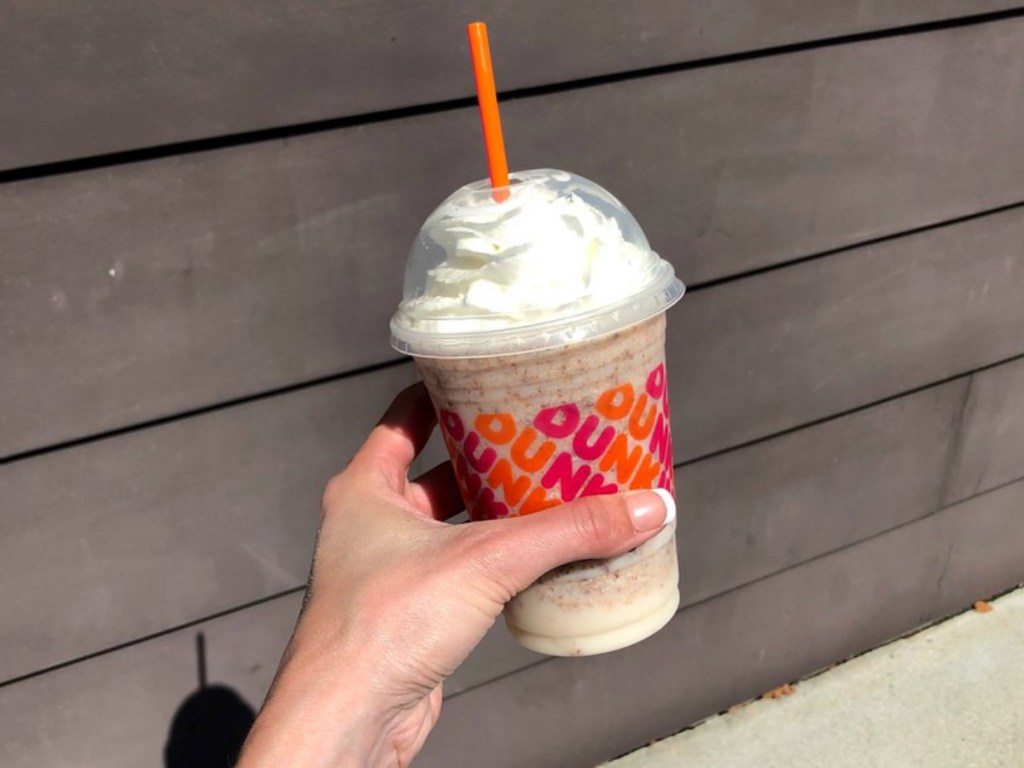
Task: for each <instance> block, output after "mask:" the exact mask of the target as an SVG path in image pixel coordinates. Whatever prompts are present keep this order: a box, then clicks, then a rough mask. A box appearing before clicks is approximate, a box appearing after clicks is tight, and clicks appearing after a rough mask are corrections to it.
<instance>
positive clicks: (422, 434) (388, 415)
mask: <svg viewBox="0 0 1024 768" xmlns="http://www.w3.org/2000/svg"><path fill="white" fill-rule="evenodd" d="M436 422H437V419H436V417H435V416H434V408H433V406H432V405H431V403H430V396H429V395H428V394H427V389H426V387H424V386H423V382H417V383H416V384H413V385H412V386H410V387H406V388H405V389H403V390H402V391H401V392H400V393H399V394H398V396H397V397H396V398H395V399H394V401H393V402H392V403H391V405H390V406H389V407H388V409H387V411H386V412H385V414H384V415H383V416H382V417H381V419H380V421H379V422H377V426H376V427H374V428H373V431H372V432H370V436H369V437H368V438H367V439H366V442H365V443H364V444H363V447H362V448H360V449H359V452H358V453H357V454H356V456H355V458H354V459H353V462H357V461H358V462H363V461H370V462H372V463H373V465H374V467H375V468H376V470H377V471H378V472H381V473H383V474H384V475H385V477H386V478H387V479H388V480H389V481H390V482H391V483H392V486H393V487H395V488H397V487H400V485H401V483H403V482H404V481H405V473H406V471H407V470H408V469H409V465H410V464H411V463H412V460H413V459H415V458H416V455H417V454H418V453H419V452H420V451H422V450H423V446H424V445H425V444H426V442H427V440H428V438H429V437H430V433H431V432H433V430H434V425H435V423H436Z"/></svg>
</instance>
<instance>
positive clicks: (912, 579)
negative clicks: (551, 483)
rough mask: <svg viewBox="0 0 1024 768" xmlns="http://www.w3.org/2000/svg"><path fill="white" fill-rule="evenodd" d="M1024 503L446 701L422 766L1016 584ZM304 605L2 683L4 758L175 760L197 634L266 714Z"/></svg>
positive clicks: (903, 533)
mask: <svg viewBox="0 0 1024 768" xmlns="http://www.w3.org/2000/svg"><path fill="white" fill-rule="evenodd" d="M1022 507H1024V483H1018V484H1015V485H1012V486H1009V487H1006V488H1003V489H1001V490H999V491H996V492H992V493H989V494H986V495H984V496H981V497H978V498H976V499H972V500H970V501H968V502H966V503H963V504H960V505H958V506H955V507H951V508H949V509H947V510H946V511H944V512H942V513H939V514H938V515H935V516H932V517H929V518H926V519H924V520H921V521H918V522H915V523H913V524H910V525H908V526H904V527H903V528H900V529H898V530H896V531H893V532H890V533H887V534H885V535H883V536H880V537H877V538H874V539H871V540H870V541H867V542H864V543H862V544H859V545H857V546H855V547H851V548H848V549H845V550H843V551H842V552H838V553H834V554H832V555H829V556H828V557H825V558H819V559H817V560H814V561H812V562H810V563H807V564H804V565H801V566H799V567H796V568H793V569H791V570H788V571H786V572H785V573H782V574H779V575H777V576H773V577H771V578H769V579H764V580H762V581H759V582H757V583H755V584H751V585H748V586H746V587H743V588H741V589H737V590H734V591H732V592H729V593H728V594H726V595H723V596H720V597H716V598H714V599H712V600H708V601H705V602H703V603H700V604H699V605H696V606H692V607H690V608H688V609H686V610H684V611H682V612H681V613H680V614H678V615H677V616H676V618H675V619H674V620H673V622H672V623H670V624H669V626H668V627H667V628H666V629H665V630H663V631H662V632H661V633H659V634H658V635H656V636H655V637H654V638H652V639H651V640H648V641H646V642H645V643H644V644H642V645H639V646H636V647H634V648H632V649H627V650H625V651H620V652H617V653H614V654H608V655H606V656H599V657H594V658H590V659H573V660H549V661H546V662H544V663H543V664H540V665H537V666H534V667H531V668H530V669H527V670H524V671H522V672H520V673H518V674H516V675H513V676H511V677H506V678H504V679H502V680H499V681H496V682H494V683H491V684H489V685H486V686H483V687H479V688H476V689H474V690H472V691H470V692H468V693H465V694H463V695H460V696H456V697H454V698H450V699H449V700H448V701H447V702H446V703H445V707H444V711H443V712H442V715H441V720H440V723H439V725H438V726H437V729H436V731H435V733H434V734H433V735H432V736H431V737H430V739H429V740H428V742H427V745H426V748H425V750H424V752H423V754H422V756H421V757H420V759H419V761H418V764H421V765H423V766H425V767H429V766H452V765H488V766H495V768H501V766H505V765H510V766H511V765H515V766H519V765H535V766H538V768H543V766H548V765H550V766H559V768H571V766H575V765H579V766H589V765H593V764H594V763H596V762H598V761H599V760H602V759H605V758H608V757H612V756H614V755H617V754H621V753H622V752H625V751H628V750H630V749H632V748H633V747H635V746H637V745H639V744H641V743H644V742H645V741H647V740H650V739H652V738H657V737H661V736H664V735H666V734H668V733H672V732H674V731H677V730H679V729H680V728H682V727H684V726H685V725H688V724H689V723H691V722H693V721H694V720H696V719H698V718H700V717H703V716H705V715H707V714H710V713H712V712H715V711H718V710H720V709H723V708H724V707H726V706H728V705H730V704H732V703H735V702H737V701H741V700H743V699H746V698H748V697H750V696H752V695H756V694H758V693H760V692H762V691H764V690H767V689H769V688H771V687H773V686H775V685H776V684H778V683H781V682H784V681H788V680H793V679H795V678H797V677H799V676H801V675H803V674H806V673H807V672H809V671H812V670H814V669H817V668H820V667H822V666H825V665H827V664H828V663H830V662H832V661H836V660H839V659H841V658H843V657H845V656H848V655H850V654H852V653H856V652H859V651H862V650H865V649H867V648H869V647H873V646H875V645H877V644H878V643H880V642H883V641H884V640H886V639H888V638H891V637H894V636H896V635H898V634H900V633H901V632H904V631H906V630H907V629H910V628H911V627H913V626H916V625H918V624H920V623H922V622H925V621H929V620H931V619H934V618H937V617H940V616H944V615H947V614H949V613H951V612H954V611H956V610H958V609H960V608H962V607H966V606H967V605H969V604H970V602H971V601H973V600H974V599H976V598H978V597H985V596H988V595H990V594H992V593H994V592H997V591H999V590H1001V589H1004V588H1006V587H1008V586H1010V585H1012V584H1015V583H1018V582H1019V581H1021V580H1022V579H1024V570H1022V566H1021V559H1020V552H1021V551H1024V538H1022V536H1024V527H1022V526H1019V525H1016V523H1017V522H1019V519H1020V510H1021V509H1022ZM953 542H955V544H956V546H955V547H951V545H952V543H953ZM947 550H950V554H949V556H948V557H946V553H947ZM943 574H944V577H943ZM937 583H938V584H939V586H938V587H936V584H937ZM908 605H914V606H915V610H914V611H908V610H907V606H908ZM295 607H296V604H295V601H294V600H293V599H286V600H277V601H271V602H269V603H266V604H263V605H260V606H257V607H254V608H250V609H248V610H245V611H241V612H238V613H234V614H231V615H229V616H225V617H222V618H219V619H215V620H212V621H208V622H204V623H202V624H200V625H197V626H194V627H190V628H188V629H184V630H181V631H178V632H172V633H170V634H167V635H165V636H162V637H159V638H155V639H153V640H150V641H147V642H144V643H140V644H137V645H134V646H131V647H129V648H125V649H123V650H120V651H118V652H116V653H111V654H107V655H104V656H100V657H97V658H94V659H90V660H88V661H84V662H82V663H79V664H74V665H72V666H69V667H66V668H63V669H60V670H57V671H55V672H52V673H50V674H47V675H42V676H39V677H35V678H31V679H29V680H25V681H22V682H20V683H16V684H14V685H10V686H6V687H3V688H0V763H2V764H3V765H4V766H5V767H6V768H28V766H32V768H35V766H38V765H40V764H41V763H45V764H46V765H47V766H52V767H53V768H71V766H80V765H83V764H88V765H90V766H97V767H100V768H121V767H122V766H124V767H125V768H127V766H131V767H132V768H136V766H145V765H154V766H155V765H162V764H163V763H162V756H163V750H164V747H165V744H166V742H167V740H168V736H169V731H170V726H171V721H172V718H173V717H174V714H175V712H176V710H177V708H178V707H179V706H180V705H181V704H182V703H183V702H184V700H185V699H186V697H189V696H191V695H193V694H194V693H195V689H196V687H197V683H196V654H195V638H196V634H197V633H199V632H202V633H203V634H204V635H205V638H206V647H207V653H208V676H209V682H210V684H211V685H224V686H228V687H230V688H231V689H232V690H233V691H235V692H236V693H237V694H238V695H239V696H240V698H241V699H242V701H243V702H244V703H247V704H248V705H249V706H251V707H253V708H255V707H257V706H258V705H259V702H260V700H261V699H262V696H263V695H264V692H265V690H266V688H267V686H268V685H269V683H270V679H271V677H272V674H273V669H274V667H275V665H276V663H277V661H278V655H279V653H280V649H281V647H282V646H283V644H284V642H285V640H286V638H287V633H286V632H282V631H281V628H282V627H288V628H290V622H291V621H292V619H293V617H294V611H295ZM201 725H202V726H203V727H206V728H210V729H214V730H216V729H218V728H219V727H220V726H222V721H219V720H218V719H216V718H215V717H211V718H210V719H207V720H205V721H203V722H202V723H201Z"/></svg>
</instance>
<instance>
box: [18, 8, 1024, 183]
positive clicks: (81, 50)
mask: <svg viewBox="0 0 1024 768" xmlns="http://www.w3.org/2000/svg"><path fill="white" fill-rule="evenodd" d="M1013 5H1014V4H1013V3H1012V2H1009V0H972V2H971V3H969V4H964V3H962V2H959V1H958V0H932V2H930V3H921V2H915V0H895V1H894V0H866V1H865V2H860V3H858V4H856V5H851V4H849V3H845V2H842V1H841V0H828V1H827V2H807V1H806V0H803V1H802V2H801V1H799V0H788V1H787V2H784V3H778V2H771V1H770V0H729V1H728V2H719V3H714V4H708V3H700V2H687V3H683V4H679V3H673V2H666V1H665V0H638V2H633V3H630V4H629V6H628V7H627V6H623V5H622V4H620V3H616V2H613V1H612V0H599V1H598V2H594V3H591V4H590V5H589V6H588V8H587V12H586V13H579V12H578V11H577V10H576V9H575V8H571V7H570V6H564V7H563V6H557V7H554V6H551V5H550V4H545V3H543V2H540V1H539V0H529V1H528V2H520V3H511V4H507V5H500V6H499V5H494V4H493V3H484V2H480V1H479V0H459V2H438V1H437V0H435V1H434V2H422V3H416V4H414V5H408V4H403V3H400V2H396V1H395V0H391V2H383V3H381V2H367V0H342V2H336V3H332V4H329V5H324V4H323V3H316V2H313V1H312V0H288V1H287V2H272V1H271V0H256V2H244V3H243V2H239V1H238V0H232V1H231V2H222V3H217V4H215V5H214V4H210V5H201V6H197V5H195V4H191V3H186V2H182V1H181V0H172V1H171V2H163V3H161V5H160V8H159V11H158V12H154V9H153V8H150V7H148V6H145V5H141V4H138V3H132V2H126V1H124V0H122V2H108V3H95V2H91V3H76V4H73V5H68V4H66V3H61V2H59V1H58V0H37V1H36V2H33V3H31V4H23V3H17V2H10V1H9V0H8V1H7V2H4V3H0V15H2V16H3V18H4V29H5V31H6V33H7V34H6V35H5V44H4V46H2V47H0V80H2V81H3V82H4V88H3V90H2V91H0V115H3V124H4V141H3V142H2V143H0V168H11V167H18V166H24V165H31V164H36V163H44V162H52V161H57V160H64V159H68V158H75V157H81V156H87V155H95V154H100V153H107V152H113V151H118V150H125V149H134V148H138V147H149V146H154V145H160V144H167V143H171V142H179V141H185V140H189V139H198V138H204V137H208V136H221V135H224V134H231V133H239V132H246V131H253V130H259V129H265V128H270V127H275V126H281V125H292V124H297V123H303V122H308V121H316V120H323V119H328V118H338V117H346V116H351V115H358V114H362V113H366V112H374V111H378V110H385V109H393V108H396V107H404V106H409V105H417V104H426V103H431V102H435V101H441V100H446V99H453V98H459V97H465V96H469V95H470V94H471V92H472V81H471V75H470V71H469V67H468V65H467V53H466V45H465V39H464V35H463V32H462V27H463V26H464V25H465V24H466V22H467V21H471V20H473V19H474V18H481V19H483V20H486V21H488V22H489V23H490V25H491V30H492V33H491V34H492V37H493V48H494V58H495V61H496V62H497V65H498V74H499V83H500V85H501V86H502V88H503V89H516V88H523V87H528V86H533V85H540V84H545V83H552V82H563V81H571V80H575V79H579V78H585V77H592V76H594V75H602V74H608V73H614V72H619V71H622V70H632V69H637V68H643V67H652V66H658V65H663V64H671V63H676V62H683V61H692V60H694V59H700V58H703V57H707V56H718V55H722V54H729V53H735V52H737V51H745V50H751V49H758V48H766V47H770V46H778V45H785V44H790V43H796V42H803V41H807V40H816V39H820V38H828V37H833V36H837V35H847V34H855V33H859V32H865V31H873V30H877V29H885V28H889V27H893V26H899V25H905V24H914V23H919V22H927V21H933V20H939V19H946V18H950V17H957V16H962V15H964V14H977V13H984V12H987V11H994V10H1001V9H1004V8H1010V7H1013ZM541 20H543V23H540V21H541Z"/></svg>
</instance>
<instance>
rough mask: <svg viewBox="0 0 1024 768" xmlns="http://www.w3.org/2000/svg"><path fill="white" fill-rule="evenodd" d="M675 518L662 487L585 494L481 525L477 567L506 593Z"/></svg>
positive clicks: (633, 543)
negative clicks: (621, 492) (539, 509)
mask: <svg viewBox="0 0 1024 768" xmlns="http://www.w3.org/2000/svg"><path fill="white" fill-rule="evenodd" d="M675 518H676V505H675V501H674V500H673V499H672V495H671V494H670V493H669V492H668V491H666V490H664V489H661V488H659V489H657V490H653V491H631V492H629V493H623V494H615V495H605V496H585V497H583V498H580V499H576V500H575V501H571V502H569V503H568V504H563V505H561V506H559V507H555V508H553V509H549V510H545V511H543V512H539V513H537V514H533V515H526V516H523V517H515V518H511V519H508V520H495V521H493V522H489V523H485V524H483V525H484V526H486V527H487V528H488V530H487V531H486V532H483V531H481V532H482V533H484V537H483V538H484V541H483V546H482V547H479V548H478V549H477V552H478V554H480V555H482V557H481V562H478V564H477V565H478V567H480V568H481V570H483V571H484V574H483V575H484V576H485V577H490V579H492V580H493V582H494V583H496V584H500V585H502V586H503V587H504V588H505V589H507V590H508V591H509V592H510V593H511V594H510V595H509V596H510V597H511V596H512V595H515V594H517V593H519V592H521V591H522V590H524V589H526V588H527V587H528V586H530V585H531V584H532V583H533V582H535V581H536V580H537V579H539V578H540V577H541V576H543V575H544V574H545V573H547V572H548V571H550V570H551V569H552V568H557V567H558V566H560V565H565V564H566V563H571V562H575V561H577V560H589V559H595V558H607V557H613V556H615V555H619V554H622V553H623V552H628V551H629V550H631V549H633V548H634V547H638V546H640V545H641V544H643V543H644V542H645V541H647V540H648V539H650V538H651V537H652V536H654V535H655V534H656V533H657V532H658V531H660V530H661V529H662V528H664V527H665V526H666V525H669V524H670V523H672V522H673V521H674V520H675Z"/></svg>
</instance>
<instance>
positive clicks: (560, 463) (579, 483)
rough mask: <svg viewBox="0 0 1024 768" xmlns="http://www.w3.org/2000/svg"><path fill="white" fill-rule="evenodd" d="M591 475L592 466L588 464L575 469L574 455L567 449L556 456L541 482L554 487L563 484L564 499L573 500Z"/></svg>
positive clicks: (562, 493) (548, 486)
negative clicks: (573, 464) (573, 463)
mask: <svg viewBox="0 0 1024 768" xmlns="http://www.w3.org/2000/svg"><path fill="white" fill-rule="evenodd" d="M589 475H590V467H588V466H587V465H586V464H584V465H582V466H581V467H579V469H576V470H575V471H574V470H573V466H572V455H571V454H570V453H568V452H567V451H562V452H561V453H560V454H558V456H556V457H555V460H554V461H553V462H552V463H551V466H550V467H549V468H548V471H547V472H545V473H544V476H543V477H542V478H541V479H540V484H541V485H543V486H544V487H545V488H554V487H555V486H556V485H559V484H561V486H562V490H561V495H562V501H572V500H573V499H575V498H576V497H577V496H579V495H580V490H581V489H582V488H583V483H585V482H586V480H587V477H588V476H589Z"/></svg>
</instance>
